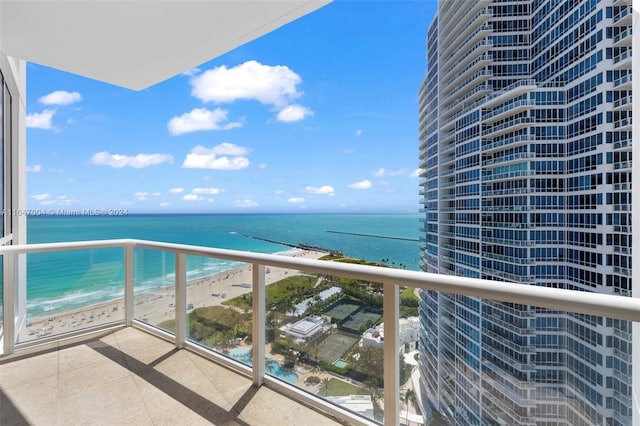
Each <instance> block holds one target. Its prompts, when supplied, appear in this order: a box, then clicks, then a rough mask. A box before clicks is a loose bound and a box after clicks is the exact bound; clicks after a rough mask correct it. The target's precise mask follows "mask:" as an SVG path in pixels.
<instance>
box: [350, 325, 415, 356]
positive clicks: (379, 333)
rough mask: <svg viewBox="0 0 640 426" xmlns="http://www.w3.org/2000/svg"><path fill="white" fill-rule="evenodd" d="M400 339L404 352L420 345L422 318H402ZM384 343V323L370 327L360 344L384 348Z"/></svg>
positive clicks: (401, 349) (399, 328)
mask: <svg viewBox="0 0 640 426" xmlns="http://www.w3.org/2000/svg"><path fill="white" fill-rule="evenodd" d="M398 332H399V335H398V340H399V341H400V351H401V352H402V353H405V352H411V351H413V350H416V348H417V347H418V339H419V338H420V319H419V318H418V317H409V318H400V321H399V327H398ZM383 344H384V323H382V324H380V325H379V326H377V327H375V328H370V329H368V330H367V331H365V332H364V333H363V334H362V340H361V341H360V345H361V346H363V347H367V346H373V347H374V348H379V349H382V345H383Z"/></svg>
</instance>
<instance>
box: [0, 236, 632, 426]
mask: <svg viewBox="0 0 640 426" xmlns="http://www.w3.org/2000/svg"><path fill="white" fill-rule="evenodd" d="M117 247H120V248H123V249H124V262H125V323H126V324H127V325H130V324H131V322H132V319H133V270H134V268H133V266H134V263H133V262H134V249H135V248H141V249H150V250H159V251H165V252H172V253H175V255H176V256H175V257H176V269H175V271H176V274H175V285H176V288H175V290H176V336H175V338H176V346H177V347H182V346H183V345H184V343H185V341H186V305H187V303H186V272H187V271H186V256H187V255H193V256H201V257H210V258H216V259H225V260H232V261H237V262H243V263H249V264H252V265H253V268H252V270H253V272H252V274H253V292H254V295H255V297H254V298H253V303H254V306H253V308H254V309H253V314H252V315H253V316H254V317H253V324H254V330H253V332H254V339H253V345H254V348H253V353H254V354H255V355H256V356H255V357H254V358H255V361H256V362H254V366H253V368H252V371H253V381H254V384H256V385H260V384H262V383H263V381H264V376H265V366H264V362H265V361H264V359H265V357H264V351H265V349H264V334H265V322H266V318H265V309H264V297H265V294H264V293H265V266H273V267H280V268H287V269H296V270H302V271H305V272H311V273H320V274H327V275H335V276H340V277H347V278H354V279H360V280H364V281H372V282H379V283H382V284H383V290H384V299H383V312H384V317H385V321H384V333H385V340H384V348H383V349H384V376H383V377H384V391H385V395H398V394H399V386H400V385H399V352H398V347H399V342H398V334H397V333H398V322H399V300H400V299H399V286H410V287H415V288H420V289H424V290H433V291H439V292H444V293H452V294H459V295H464V296H471V297H479V298H485V299H491V300H496V301H501V302H511V303H517V304H523V305H533V306H539V307H544V308H549V309H556V310H562V311H571V312H578V313H583V314H588V315H597V316H604V317H610V318H615V319H622V320H630V321H640V299H638V298H630V297H624V296H618V295H606V294H596V293H588V292H578V291H573V290H563V289H555V288H546V287H538V286H531V285H525V284H515V283H508V282H499V281H491V280H486V279H473V278H465V277H457V276H449V275H440V274H431V273H426V272H418V271H407V270H401V269H393V268H386V267H376V266H367V265H357V264H348V263H339V262H327V261H322V260H315V259H303V258H297V257H290V256H281V255H274V254H263V253H253V252H247V251H238V250H228V249H220V248H209V247H201V246H194V245H185V244H173V243H163V242H156V241H146V240H136V239H121V240H100V241H80V242H64V243H45V244H27V245H14V246H4V247H0V255H2V256H4V257H5V262H15V261H16V257H17V256H19V255H23V254H29V253H44V252H56V251H69V250H87V249H101V248H117ZM15 277H17V274H13V276H12V277H5V278H8V279H5V280H4V286H3V288H4V313H5V321H4V337H5V339H4V340H5V341H4V354H8V353H12V352H13V347H14V346H13V345H14V343H15V342H13V341H7V338H8V337H11V338H13V336H15V330H13V327H14V324H13V321H6V318H7V317H11V316H12V315H10V316H8V315H7V314H8V313H11V314H12V313H13V307H12V306H10V305H12V304H13V301H14V296H13V295H14V294H15V292H16V291H17V285H19V283H17V282H15V281H16V279H15ZM183 305H184V306H183ZM260 336H262V337H260ZM11 340H14V339H11ZM300 394H302V392H300ZM297 396H298V397H300V395H297ZM323 408H325V409H326V408H327V406H326V405H325V406H323ZM336 411H340V410H339V409H337V410H336ZM340 412H341V411H340ZM384 412H385V425H395V424H398V421H399V401H398V398H385V399H384ZM341 413H342V412H341ZM350 420H351V421H353V420H357V422H358V423H362V424H368V422H367V421H363V420H362V419H355V418H351V419H350Z"/></svg>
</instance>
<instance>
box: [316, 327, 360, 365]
mask: <svg viewBox="0 0 640 426" xmlns="http://www.w3.org/2000/svg"><path fill="white" fill-rule="evenodd" d="M358 340H360V339H359V338H358V337H354V336H347V335H346V334H341V333H334V334H331V335H329V336H327V338H326V339H324V340H323V341H322V342H320V344H319V345H318V349H319V351H318V358H319V359H321V360H322V361H325V362H334V361H335V360H337V359H339V358H340V357H342V355H344V354H345V352H347V351H348V350H349V348H351V346H353V345H354V344H355V343H356V342H357V341H358Z"/></svg>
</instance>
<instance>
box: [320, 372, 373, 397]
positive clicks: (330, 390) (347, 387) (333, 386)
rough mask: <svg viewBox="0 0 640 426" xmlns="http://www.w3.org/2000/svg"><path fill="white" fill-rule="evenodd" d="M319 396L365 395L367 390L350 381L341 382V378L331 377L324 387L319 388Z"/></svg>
mask: <svg viewBox="0 0 640 426" xmlns="http://www.w3.org/2000/svg"><path fill="white" fill-rule="evenodd" d="M318 394H319V395H321V396H346V395H367V392H366V391H365V390H364V389H362V388H359V387H358V386H354V385H352V384H351V383H347V382H343V381H342V380H339V379H336V378H335V377H332V378H331V379H329V383H328V384H327V388H326V389H321V390H320V392H319V393H318Z"/></svg>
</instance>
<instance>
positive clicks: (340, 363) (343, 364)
mask: <svg viewBox="0 0 640 426" xmlns="http://www.w3.org/2000/svg"><path fill="white" fill-rule="evenodd" d="M333 365H335V366H336V367H338V368H345V367H346V366H347V365H349V364H348V363H347V361H345V360H344V359H337V360H335V361H334V363H333Z"/></svg>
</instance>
